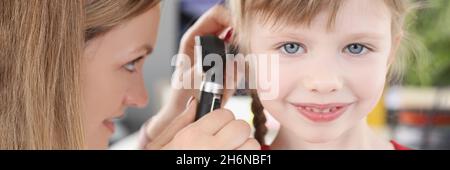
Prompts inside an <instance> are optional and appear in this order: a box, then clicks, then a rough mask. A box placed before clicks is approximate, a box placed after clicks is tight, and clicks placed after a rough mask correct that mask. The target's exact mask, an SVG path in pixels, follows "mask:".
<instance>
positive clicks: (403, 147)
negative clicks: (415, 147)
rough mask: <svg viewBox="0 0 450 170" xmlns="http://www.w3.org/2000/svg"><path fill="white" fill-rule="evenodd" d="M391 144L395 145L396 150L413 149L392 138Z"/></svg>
mask: <svg viewBox="0 0 450 170" xmlns="http://www.w3.org/2000/svg"><path fill="white" fill-rule="evenodd" d="M391 144H392V145H393V146H394V149H395V150H411V149H410V148H408V147H405V146H403V145H400V144H399V143H397V142H395V141H393V140H391Z"/></svg>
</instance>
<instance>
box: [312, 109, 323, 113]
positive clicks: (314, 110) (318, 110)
mask: <svg viewBox="0 0 450 170" xmlns="http://www.w3.org/2000/svg"><path fill="white" fill-rule="evenodd" d="M312 110H313V112H316V113H319V112H322V111H321V110H320V109H316V108H313V109H312Z"/></svg>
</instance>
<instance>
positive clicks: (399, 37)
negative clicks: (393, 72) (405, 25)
mask: <svg viewBox="0 0 450 170" xmlns="http://www.w3.org/2000/svg"><path fill="white" fill-rule="evenodd" d="M403 34H404V33H403V31H400V32H399V33H398V34H396V35H395V36H394V37H393V40H392V49H391V52H390V54H389V59H388V63H387V66H388V67H387V68H390V67H391V65H392V64H393V63H394V62H395V59H396V58H397V55H396V54H397V52H398V50H399V48H400V45H401V41H402V39H403Z"/></svg>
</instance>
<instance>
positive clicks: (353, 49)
mask: <svg viewBox="0 0 450 170" xmlns="http://www.w3.org/2000/svg"><path fill="white" fill-rule="evenodd" d="M344 51H345V52H347V53H350V54H352V55H361V54H364V53H366V52H367V47H366V46H364V45H362V44H350V45H348V46H347V47H345V49H344Z"/></svg>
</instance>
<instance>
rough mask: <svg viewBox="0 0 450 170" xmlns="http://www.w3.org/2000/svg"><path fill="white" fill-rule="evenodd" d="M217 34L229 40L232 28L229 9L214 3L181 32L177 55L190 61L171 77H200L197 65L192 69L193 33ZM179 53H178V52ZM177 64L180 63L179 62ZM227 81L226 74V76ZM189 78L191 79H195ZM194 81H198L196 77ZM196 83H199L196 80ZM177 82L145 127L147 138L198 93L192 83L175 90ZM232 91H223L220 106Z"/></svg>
mask: <svg viewBox="0 0 450 170" xmlns="http://www.w3.org/2000/svg"><path fill="white" fill-rule="evenodd" d="M208 34H213V35H217V36H218V37H219V38H221V39H230V37H231V34H232V33H231V29H230V14H229V12H228V10H227V9H226V8H225V7H223V6H220V5H217V6H215V7H213V8H211V9H210V10H209V11H207V12H206V13H205V14H204V15H203V16H202V17H200V18H199V19H198V20H197V22H196V23H195V24H194V25H193V26H192V27H191V28H190V29H189V30H188V31H187V32H186V33H185V34H184V35H183V38H182V40H181V44H180V49H179V54H183V55H182V56H184V57H185V58H183V57H179V58H178V60H179V61H180V60H189V61H190V63H191V65H189V66H187V67H183V66H182V65H177V66H176V68H175V73H174V75H173V76H174V77H179V76H180V74H188V75H194V76H197V77H200V76H201V74H200V73H198V72H197V71H196V70H197V69H196V68H194V65H195V64H194V46H195V36H197V35H208ZM180 56H181V55H180ZM179 61H178V62H177V63H180V62H179ZM225 76H226V77H227V79H226V80H225V81H230V80H228V79H229V78H228V76H227V75H225ZM191 78H192V81H191V82H194V81H193V80H194V79H196V78H193V77H191ZM197 80H201V78H200V79H198V78H197ZM197 85H198V83H197ZM176 86H177V85H174V84H172V87H171V89H170V93H169V101H167V103H166V104H165V105H164V106H163V107H162V109H161V110H160V111H159V112H158V114H156V115H155V116H154V117H153V118H152V120H151V122H150V123H149V126H148V128H147V135H148V136H149V137H150V138H154V137H156V136H157V135H158V134H159V133H161V131H162V130H163V129H164V128H165V127H166V125H167V124H168V123H169V122H171V121H172V120H173V119H174V118H175V117H177V116H178V115H180V113H182V112H183V110H185V109H186V108H185V103H187V102H188V100H189V98H190V97H191V96H197V94H198V93H199V90H198V89H199V87H195V84H194V83H192V84H191V88H181V89H176V88H173V87H176ZM233 92H234V91H233V90H226V91H225V94H224V97H223V98H224V100H223V101H222V106H224V105H225V104H226V101H227V99H228V98H229V97H230V96H231V95H232V94H233Z"/></svg>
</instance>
